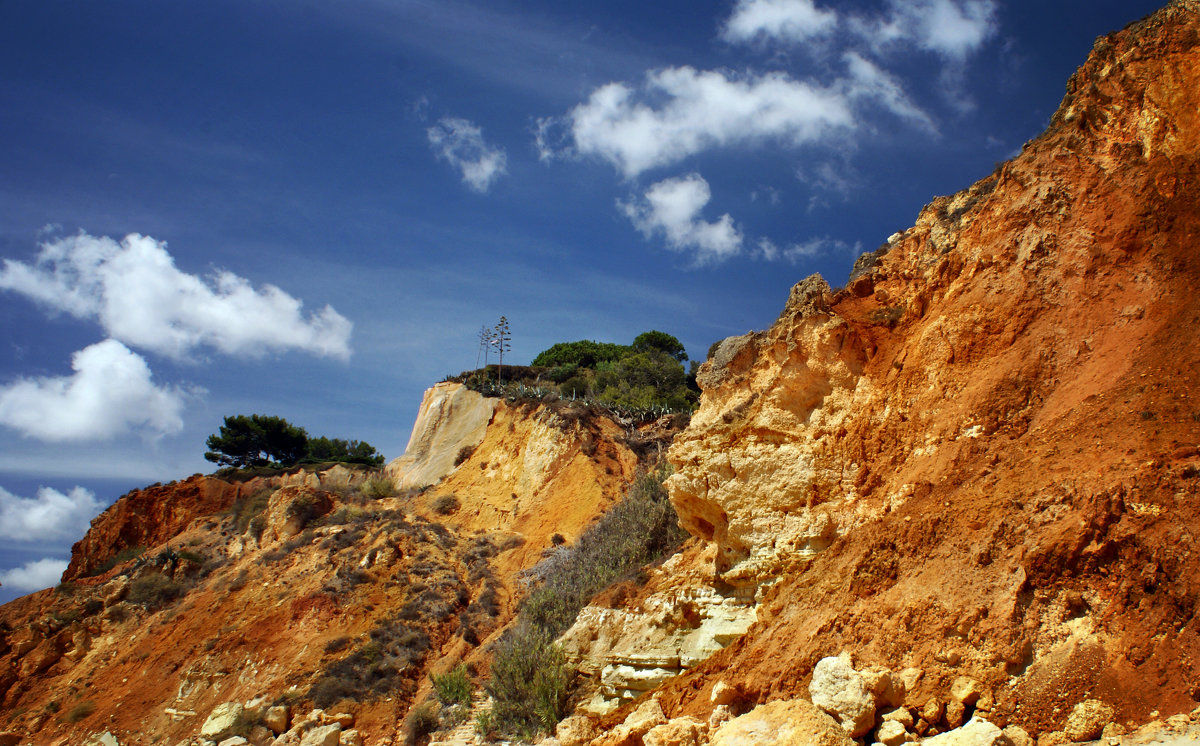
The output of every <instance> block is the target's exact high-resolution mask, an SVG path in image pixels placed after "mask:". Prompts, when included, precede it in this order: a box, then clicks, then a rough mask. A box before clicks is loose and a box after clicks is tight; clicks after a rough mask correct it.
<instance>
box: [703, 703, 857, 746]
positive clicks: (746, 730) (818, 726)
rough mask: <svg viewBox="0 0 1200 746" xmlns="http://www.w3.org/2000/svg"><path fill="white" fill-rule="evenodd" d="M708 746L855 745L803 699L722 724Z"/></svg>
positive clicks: (768, 706)
mask: <svg viewBox="0 0 1200 746" xmlns="http://www.w3.org/2000/svg"><path fill="white" fill-rule="evenodd" d="M708 743H709V746H855V742H854V741H853V740H852V739H851V738H850V736H849V734H847V733H846V731H845V729H844V728H842V726H841V725H840V724H838V722H837V721H836V720H834V719H833V717H832V716H830V715H829V714H827V713H825V712H824V711H822V710H820V709H818V708H817V707H816V706H814V705H813V704H812V703H811V702H809V701H808V700H805V699H791V700H781V701H777V702H770V703H768V704H765V705H759V706H758V707H755V708H754V709H753V710H751V711H750V712H748V713H746V714H745V715H742V716H741V717H736V718H734V719H733V720H730V721H729V722H728V723H725V724H724V725H722V726H721V727H720V728H719V729H717V731H716V732H715V733H713V734H712V738H711V739H710V740H709V742H708Z"/></svg>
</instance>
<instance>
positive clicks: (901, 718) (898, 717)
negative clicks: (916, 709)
mask: <svg viewBox="0 0 1200 746" xmlns="http://www.w3.org/2000/svg"><path fill="white" fill-rule="evenodd" d="M881 719H882V720H883V721H885V722H886V721H888V720H893V721H895V722H897V723H900V724H901V725H903V726H904V727H905V728H906V729H909V730H911V729H912V728H913V726H915V725H916V724H917V723H916V720H915V719H914V718H913V716H912V713H911V712H909V710H908V708H907V707H897V708H896V709H894V710H889V711H888V712H885V713H883V716H882V718H881Z"/></svg>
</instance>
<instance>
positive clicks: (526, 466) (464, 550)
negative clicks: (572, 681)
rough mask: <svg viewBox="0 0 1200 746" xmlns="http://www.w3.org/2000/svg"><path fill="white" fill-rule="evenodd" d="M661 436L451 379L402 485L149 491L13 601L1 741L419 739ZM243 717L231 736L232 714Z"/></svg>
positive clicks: (347, 482) (421, 424)
mask: <svg viewBox="0 0 1200 746" xmlns="http://www.w3.org/2000/svg"><path fill="white" fill-rule="evenodd" d="M439 402H441V404H439ZM446 402H451V403H452V404H451V405H446V404H445V403H446ZM439 407H441V408H440V409H439ZM645 430H646V432H644V433H639V432H637V431H636V430H629V429H627V428H626V427H624V426H621V425H618V424H617V423H615V422H613V421H612V420H610V419H608V418H606V417H604V416H603V415H602V414H600V413H598V412H594V411H591V410H590V409H588V408H586V407H583V406H572V405H570V404H567V403H561V402H548V403H539V402H535V401H525V402H521V401H503V400H500V399H484V397H482V396H480V395H479V394H476V393H474V392H471V391H469V390H467V389H465V388H463V387H461V386H458V385H457V384H439V385H438V386H436V387H435V388H434V389H432V390H431V391H430V392H428V393H427V395H426V397H425V400H424V403H423V404H422V409H421V412H420V416H419V417H418V421H417V425H416V427H415V428H414V433H413V437H412V445H411V447H410V452H408V453H406V454H405V456H404V457H402V458H400V459H397V460H396V461H395V462H393V464H391V465H390V466H389V467H388V468H389V470H390V473H392V474H395V475H396V478H395V479H393V478H392V477H390V476H388V473H389V472H387V471H385V472H372V471H371V470H365V469H362V468H354V469H347V468H345V467H342V466H334V467H332V468H325V469H323V470H321V471H318V472H313V471H297V472H295V473H291V474H284V475H280V476H275V477H270V478H255V479H250V480H247V481H243V482H236V483H235V482H231V481H224V480H222V479H218V478H215V477H202V476H196V477H192V478H190V479H188V480H185V481H183V482H179V483H173V484H169V485H157V486H154V487H150V488H146V489H144V490H136V491H134V492H131V493H129V494H128V495H125V496H124V497H122V498H121V499H119V500H118V501H117V502H116V503H115V504H114V505H112V506H111V507H110V508H109V509H108V510H106V511H105V512H104V513H103V514H101V515H100V516H98V517H97V518H96V519H95V520H94V521H93V522H92V527H91V529H90V530H89V532H88V534H87V535H86V536H85V537H84V538H83V539H82V540H81V541H79V542H78V543H77V544H76V545H75V547H74V551H73V556H72V563H71V567H70V568H69V569H68V571H67V572H66V573H65V575H64V583H63V584H62V585H60V586H59V588H58V589H51V590H47V591H42V592H40V593H36V594H32V595H31V596H27V597H25V598H23V599H19V600H18V601H16V602H13V603H11V604H7V605H5V606H3V607H0V741H3V742H5V743H7V742H8V741H7V740H4V739H9V740H12V742H13V743H35V744H39V745H40V744H75V743H83V742H84V741H85V740H87V739H88V738H89V734H93V735H94V734H98V733H101V732H103V731H108V732H111V733H113V734H115V737H116V738H118V739H119V742H120V743H121V744H125V745H126V746H128V744H138V743H145V744H149V743H161V742H164V741H163V739H167V741H169V742H170V743H177V742H179V741H180V740H181V739H184V741H183V742H185V743H189V742H192V741H195V742H196V743H203V742H207V741H211V742H213V743H216V742H218V741H221V740H225V738H224V737H222V738H215V737H214V734H216V735H222V736H225V737H233V736H235V735H237V736H241V737H247V738H251V739H253V742H254V743H267V742H270V741H272V740H275V739H276V736H277V735H278V737H279V738H280V739H283V740H281V741H280V743H291V742H293V740H294V741H295V742H299V739H300V737H301V736H302V735H306V734H308V733H309V731H312V730H320V729H321V728H330V729H332V728H333V727H334V726H337V727H338V728H341V729H342V730H343V731H346V732H349V731H351V730H353V731H354V735H351V736H347V739H348V740H345V741H344V742H345V743H354V742H355V740H354V739H365V741H366V742H368V743H392V742H393V741H395V742H404V741H406V740H407V738H408V736H407V733H408V730H407V728H408V725H407V721H406V718H407V716H408V715H409V711H410V709H411V707H412V705H413V703H414V702H415V701H420V700H421V699H422V698H425V697H427V696H428V688H429V674H430V673H431V672H440V671H446V670H449V669H451V668H453V667H454V666H455V665H456V664H458V663H461V662H469V663H470V664H471V665H472V666H478V667H479V668H480V670H485V669H486V665H487V660H488V655H487V653H486V647H485V646H486V644H487V643H488V642H489V641H491V640H493V639H494V638H495V637H496V635H497V634H498V633H499V632H500V631H501V630H502V629H503V628H504V627H505V625H506V624H508V622H509V621H510V620H511V618H512V615H513V611H514V607H515V603H516V600H517V599H518V598H519V597H520V595H521V594H522V593H523V589H524V586H523V585H522V581H521V573H522V572H523V571H525V570H528V569H529V568H530V567H531V566H532V565H533V564H535V563H536V562H538V561H540V560H541V559H542V557H543V553H544V552H545V551H546V550H547V549H549V548H550V547H552V546H554V545H555V543H558V542H562V541H564V540H566V538H574V537H576V536H578V535H579V534H580V533H581V532H582V531H583V529H584V528H585V527H586V526H587V525H588V524H589V523H590V522H591V521H593V520H594V519H595V518H596V517H597V516H598V515H600V513H602V512H603V511H604V510H605V509H607V508H608V507H609V506H610V505H612V504H613V503H614V502H615V501H616V500H617V499H619V498H620V496H621V494H622V493H623V491H624V489H625V487H626V485H627V484H628V483H629V482H630V481H631V480H632V479H633V477H634V475H635V473H636V472H637V471H638V469H639V467H640V466H641V465H642V463H641V462H640V461H639V456H638V453H637V449H639V448H641V447H642V446H644V445H645V444H646V443H652V442H654V440H655V438H666V440H667V441H669V439H670V436H671V434H672V433H671V432H670V431H666V432H657V433H656V432H654V427H653V426H651V427H649V428H647V429H645ZM641 449H642V450H644V448H641ZM414 475H417V476H414ZM414 480H415V481H414ZM398 483H399V484H406V485H407V484H419V486H420V489H415V488H412V489H400V488H399V487H398ZM122 550H126V551H124V552H122ZM129 550H136V552H140V555H139V556H137V557H132V555H133V554H135V552H134V551H129ZM235 705H236V707H235ZM314 706H315V707H317V708H318V709H317V710H315V711H314V709H313V708H314ZM272 708H275V709H274V710H273V709H272ZM279 708H282V710H280V709H279ZM320 708H328V713H327V714H325V715H322V714H321V710H320ZM234 709H236V710H237V713H238V714H237V717H234V718H233V719H232V720H229V723H230V726H229V728H226V729H225V731H228V732H225V731H222V730H221V728H220V727H218V726H219V723H217V724H213V723H215V722H216V721H215V720H213V719H214V718H216V719H217V720H220V717H218V716H219V715H222V713H225V714H228V712H232V711H233V710H234ZM281 711H282V712H284V713H285V714H284V715H282V716H280V715H279V713H280V712H281ZM271 712H274V715H271ZM313 712H315V713H316V714H312V713H313ZM305 713H309V714H308V715H306V714H305ZM210 716H211V717H210ZM280 717H282V720H280ZM210 721H213V722H210ZM272 728H275V729H276V730H272ZM214 729H215V730H214ZM289 734H290V735H289ZM13 739H15V740H13ZM188 739H192V741H190V740H188ZM288 739H292V740H288ZM359 742H361V740H360V741H359Z"/></svg>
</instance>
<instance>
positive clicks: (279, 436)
mask: <svg viewBox="0 0 1200 746" xmlns="http://www.w3.org/2000/svg"><path fill="white" fill-rule="evenodd" d="M206 445H207V446H208V451H207V452H206V453H205V454H204V458H206V459H208V460H209V461H212V462H214V463H217V464H221V465H222V466H231V467H233V468H236V469H244V468H247V467H251V466H268V465H274V466H292V465H294V464H298V463H301V462H304V461H308V462H319V461H344V462H347V463H357V464H366V465H369V466H378V465H380V464H382V463H383V456H382V455H381V454H379V453H378V452H376V450H375V448H374V447H372V446H371V445H370V444H369V443H366V442H364V441H357V440H350V441H346V440H341V439H339V438H332V439H331V438H326V437H318V438H309V437H308V433H307V432H306V431H305V430H304V428H302V427H297V426H296V425H293V424H291V423H290V422H288V421H287V420H285V419H283V418H282V417H275V416H271V415H264V414H253V415H244V414H239V415H230V416H228V417H226V418H225V422H224V424H223V425H221V429H220V431H219V432H217V433H215V434H213V435H210V436H208V440H207V441H206Z"/></svg>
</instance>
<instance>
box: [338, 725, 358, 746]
mask: <svg viewBox="0 0 1200 746" xmlns="http://www.w3.org/2000/svg"><path fill="white" fill-rule="evenodd" d="M341 746H363V737H362V734H361V733H359V732H358V731H357V730H354V729H351V730H344V731H342V740H341Z"/></svg>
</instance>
